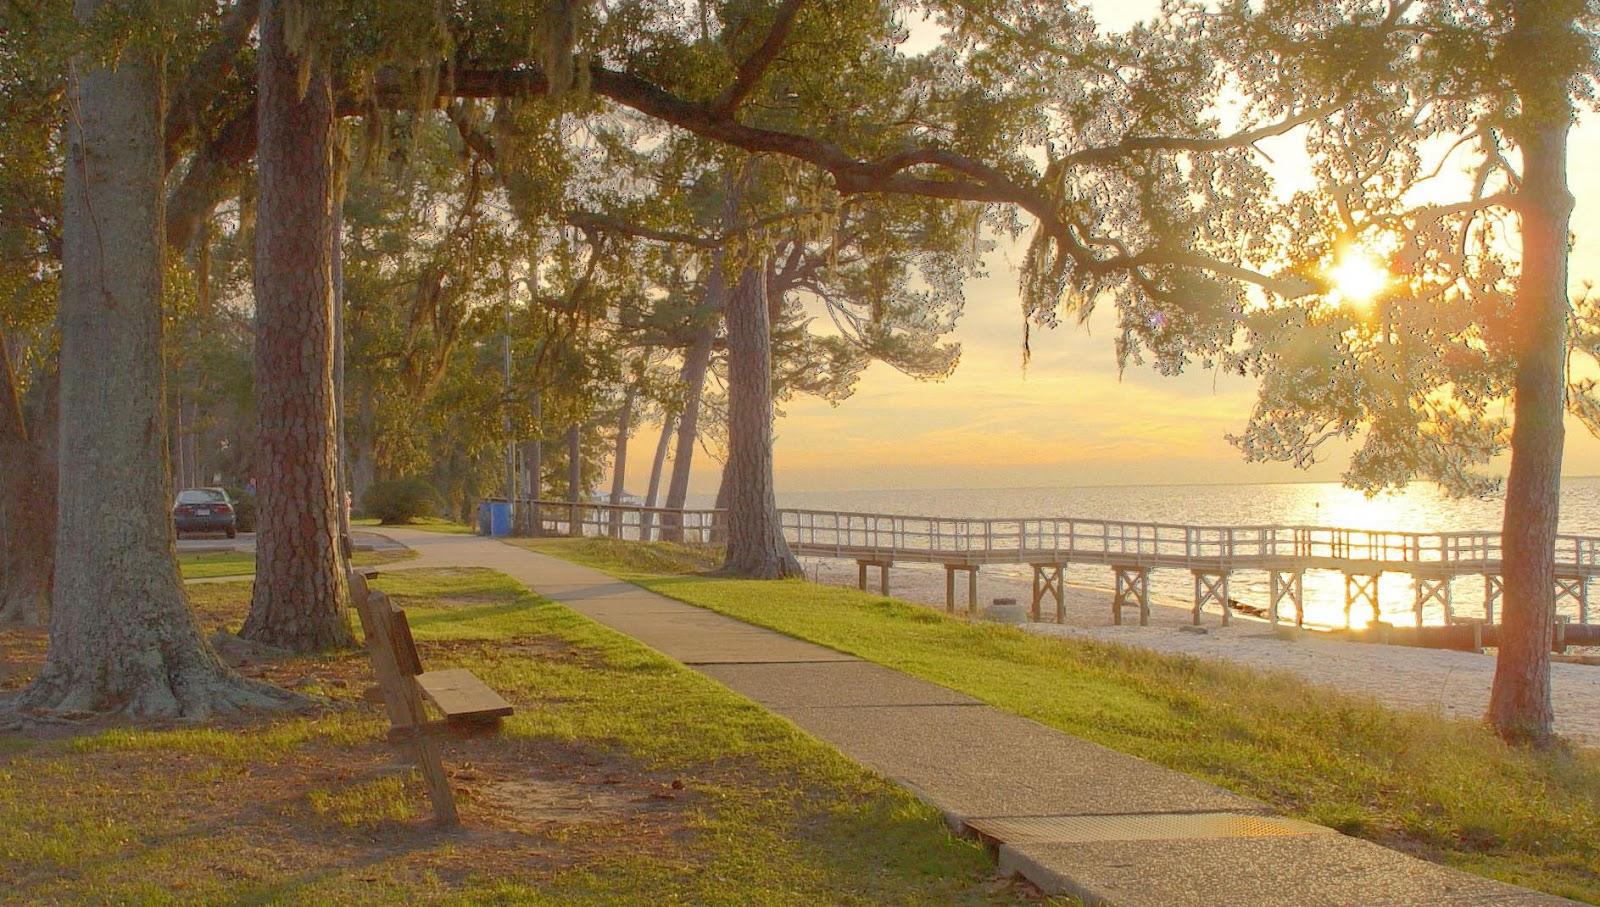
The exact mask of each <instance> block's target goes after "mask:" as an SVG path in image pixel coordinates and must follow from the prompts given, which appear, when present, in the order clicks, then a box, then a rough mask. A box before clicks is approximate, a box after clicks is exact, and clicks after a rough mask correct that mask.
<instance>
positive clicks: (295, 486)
mask: <svg viewBox="0 0 1600 907" xmlns="http://www.w3.org/2000/svg"><path fill="white" fill-rule="evenodd" d="M292 5H293V0H264V3H263V4H262V13H261V54H260V59H259V61H258V63H257V76H258V80H259V81H258V89H257V107H258V109H259V111H260V128H259V133H260V137H261V138H260V147H259V149H258V151H257V154H256V157H257V166H256V169H257V172H258V174H259V181H260V188H259V190H258V193H257V194H258V198H257V208H258V212H257V217H256V262H255V291H256V292H255V299H256V380H255V387H256V415H257V420H258V434H257V439H256V470H257V475H256V480H257V489H258V490H257V513H258V524H257V530H256V581H255V588H254V592H253V593H252V595H251V599H250V613H249V615H248V616H247V617H246V618H245V622H244V626H243V628H242V629H241V630H240V631H239V635H241V636H243V637H245V638H246V639H252V640H255V641H257V642H262V643H266V644H269V645H274V646H279V647H281V648H286V649H289V650H290V651H294V652H308V651H316V650H319V649H328V648H335V647H339V646H345V645H349V644H350V642H351V640H352V638H353V637H352V634H351V630H350V622H349V616H348V614H347V613H346V610H345V605H346V601H347V598H348V593H347V590H346V587H345V574H344V569H343V566H344V565H343V562H342V561H343V559H342V556H341V553H340V546H339V508H340V506H341V502H340V501H339V500H338V488H339V482H338V448H337V443H336V437H337V436H336V432H335V428H334V406H333V360H334V353H333V298H334V295H333V270H332V268H333V264H332V241H331V239H332V237H333V228H332V219H333V211H332V203H333V197H334V191H333V190H334V183H333V181H334V172H333V147H334V141H335V136H334V128H335V127H334V123H335V112H334V106H333V83H332V80H331V79H330V77H329V75H328V71H327V64H326V61H325V60H323V59H321V58H320V57H319V54H320V53H321V51H319V50H318V49H317V48H316V47H315V46H314V45H313V44H311V43H310V42H311V40H312V38H313V37H314V35H311V36H308V35H306V34H300V35H295V34H293V33H291V32H290V31H289V30H288V19H289V16H290V15H291V13H290V7H291V6H292ZM296 40H298V41H299V42H301V43H300V44H299V46H295V45H292V44H291V41H296Z"/></svg>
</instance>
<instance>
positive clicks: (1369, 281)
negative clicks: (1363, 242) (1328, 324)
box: [1327, 249, 1394, 306]
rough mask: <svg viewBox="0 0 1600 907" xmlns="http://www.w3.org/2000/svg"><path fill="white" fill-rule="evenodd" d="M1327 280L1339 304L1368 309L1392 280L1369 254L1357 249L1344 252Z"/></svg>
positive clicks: (1329, 272) (1380, 264) (1381, 264)
mask: <svg viewBox="0 0 1600 907" xmlns="http://www.w3.org/2000/svg"><path fill="white" fill-rule="evenodd" d="M1327 276H1328V281H1329V282H1330V283H1331V284H1332V286H1333V292H1334V295H1335V296H1337V297H1338V299H1339V300H1340V301H1341V302H1344V303H1345V304H1347V305H1353V306H1367V305H1370V304H1371V303H1372V301H1373V300H1374V299H1377V298H1378V297H1379V296H1381V295H1382V294H1383V292H1384V291H1385V290H1387V289H1389V284H1390V283H1392V282H1393V281H1394V277H1393V276H1392V275H1391V274H1390V273H1389V269H1388V268H1385V267H1384V266H1383V263H1382V262H1380V261H1378V259H1377V258H1376V257H1374V256H1373V255H1372V254H1371V253H1369V252H1366V251H1363V250H1360V249H1346V250H1344V251H1343V252H1340V253H1339V259H1338V261H1336V262H1335V263H1334V265H1333V267H1332V268H1329V269H1328V275H1327Z"/></svg>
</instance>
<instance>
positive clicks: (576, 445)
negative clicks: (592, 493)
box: [567, 425, 583, 537]
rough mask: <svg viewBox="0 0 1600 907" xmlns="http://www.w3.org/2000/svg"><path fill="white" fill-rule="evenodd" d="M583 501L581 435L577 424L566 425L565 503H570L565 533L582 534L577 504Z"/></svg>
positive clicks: (581, 523) (580, 515)
mask: <svg viewBox="0 0 1600 907" xmlns="http://www.w3.org/2000/svg"><path fill="white" fill-rule="evenodd" d="M582 501H583V435H582V434H581V432H580V431H579V428H578V426H577V425H569V426H567V503H568V504H570V505H572V506H571V511H570V513H569V514H568V517H567V520H568V522H567V535H570V536H574V537H576V536H581V535H583V522H582V521H581V519H580V518H581V517H582V516H583V514H582V513H581V512H580V510H579V507H578V505H579V504H580V503H581V502H582Z"/></svg>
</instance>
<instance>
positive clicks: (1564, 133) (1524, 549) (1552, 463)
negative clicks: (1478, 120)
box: [1488, 0, 1582, 743]
mask: <svg viewBox="0 0 1600 907" xmlns="http://www.w3.org/2000/svg"><path fill="white" fill-rule="evenodd" d="M1576 5H1577V4H1574V3H1572V2H1570V0H1555V2H1552V0H1520V2H1518V3H1517V5H1516V7H1515V17H1516V22H1515V25H1514V27H1513V32H1512V37H1511V41H1510V43H1511V44H1512V45H1513V46H1512V47H1510V48H1508V52H1507V55H1506V56H1507V58H1508V59H1511V60H1514V61H1515V62H1514V63H1513V64H1512V66H1513V71H1512V81H1513V84H1514V85H1515V87H1516V89H1517V93H1518V96H1519V98H1520V100H1521V102H1522V114H1521V117H1520V120H1519V122H1517V123H1516V124H1515V125H1514V127H1513V128H1514V130H1515V134H1516V137H1517V139H1518V142H1519V144H1521V146H1522V156H1523V183H1522V189H1521V191H1520V192H1519V193H1518V194H1519V196H1520V202H1521V204H1520V208H1519V210H1520V214H1521V221H1522V276H1521V279H1520V280H1519V282H1518V286H1517V297H1516V304H1515V312H1516V314H1515V322H1514V330H1515V332H1516V335H1515V338H1514V342H1515V352H1516V362H1517V366H1516V379H1515V381H1516V383H1515V397H1514V405H1515V419H1514V423H1513V426H1512V431H1511V469H1510V472H1509V474H1508V475H1507V477H1506V503H1505V516H1504V523H1503V525H1502V527H1501V538H1502V558H1503V573H1504V580H1505V604H1504V611H1503V617H1502V621H1503V623H1502V627H1501V645H1500V653H1499V657H1498V658H1497V659H1496V662H1495V675H1494V686H1493V688H1492V690H1491V692H1490V697H1489V715H1488V717H1489V722H1490V723H1491V724H1492V725H1493V726H1494V728H1495V730H1496V732H1497V733H1499V734H1500V735H1501V736H1502V737H1505V738H1506V739H1508V740H1515V741H1526V742H1532V743H1543V742H1546V741H1548V740H1550V739H1551V736H1552V734H1553V726H1552V725H1553V720H1554V712H1553V710H1552V708H1551V704H1550V645H1551V642H1552V635H1553V626H1552V625H1553V622H1554V620H1555V613H1556V612H1555V537H1556V526H1557V521H1558V518H1559V514H1560V498H1561V456H1562V444H1563V441H1564V436H1565V428H1564V426H1563V424H1562V420H1563V417H1564V416H1565V412H1566V370H1565V366H1566V348H1567V319H1568V314H1569V308H1570V307H1569V303H1568V299H1567V256H1568V235H1569V234H1568V230H1569V225H1570V220H1571V216H1572V208H1573V198H1572V193H1571V192H1570V191H1569V189H1568V187H1567V138H1568V132H1569V131H1570V129H1571V126H1572V117H1573V109H1572V100H1571V97H1570V95H1569V94H1568V90H1569V89H1568V86H1569V84H1570V79H1571V77H1572V75H1573V71H1574V70H1573V68H1572V64H1571V63H1570V62H1563V61H1570V59H1571V58H1572V57H1573V56H1576V58H1577V59H1578V60H1581V59H1582V56H1581V55H1571V54H1568V53H1565V52H1564V51H1567V50H1568V49H1569V48H1570V42H1569V43H1568V44H1566V45H1564V44H1563V42H1562V40H1561V38H1562V37H1563V36H1568V37H1569V38H1571V39H1576V35H1575V34H1574V29H1575V15H1576V10H1575V9H1573V7H1574V6H1576ZM1519 47H1520V52H1518V48H1519Z"/></svg>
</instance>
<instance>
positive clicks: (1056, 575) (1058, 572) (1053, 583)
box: [1029, 561, 1067, 624]
mask: <svg viewBox="0 0 1600 907" xmlns="http://www.w3.org/2000/svg"><path fill="white" fill-rule="evenodd" d="M1066 568H1067V565H1066V564H1064V563H1061V562H1059V561H1051V562H1048V563H1042V564H1034V565H1033V608H1032V610H1030V611H1029V614H1030V616H1031V618H1032V620H1033V622H1034V623H1038V622H1039V603H1040V602H1042V601H1044V597H1045V596H1046V595H1053V596H1055V599H1056V623H1058V624H1059V623H1062V622H1064V621H1065V620H1066V617H1067V592H1066V589H1067V587H1066V581H1065V576H1064V571H1065V570H1066Z"/></svg>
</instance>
